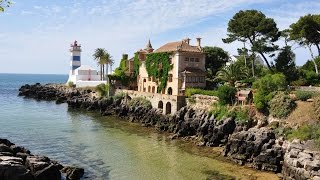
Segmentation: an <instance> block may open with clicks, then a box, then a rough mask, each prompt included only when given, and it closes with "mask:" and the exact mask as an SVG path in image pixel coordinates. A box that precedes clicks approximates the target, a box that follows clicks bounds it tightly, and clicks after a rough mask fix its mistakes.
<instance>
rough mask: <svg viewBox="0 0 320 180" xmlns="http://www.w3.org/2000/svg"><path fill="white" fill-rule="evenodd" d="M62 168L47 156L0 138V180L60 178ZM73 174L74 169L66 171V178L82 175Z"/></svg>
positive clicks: (58, 179)
mask: <svg viewBox="0 0 320 180" xmlns="http://www.w3.org/2000/svg"><path fill="white" fill-rule="evenodd" d="M62 168H63V166H62V165H61V164H59V163H58V162H56V161H52V160H50V159H49V158H48V157H45V156H37V155H32V154H31V153H30V151H29V150H27V149H26V148H24V147H21V146H16V145H15V144H13V143H11V142H10V141H9V140H7V139H0V179H1V180H60V179H61V172H60V170H61V169H62ZM73 174H74V171H71V172H67V174H66V177H67V179H68V177H75V178H73V179H80V178H81V177H82V175H83V173H82V175H81V173H78V176H74V175H73ZM80 175H81V176H80ZM69 179H72V178H69Z"/></svg>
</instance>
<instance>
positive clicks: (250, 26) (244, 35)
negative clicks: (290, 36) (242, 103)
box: [223, 10, 280, 70]
mask: <svg viewBox="0 0 320 180" xmlns="http://www.w3.org/2000/svg"><path fill="white" fill-rule="evenodd" d="M227 35H228V37H227V38H225V39H223V42H224V43H232V42H234V41H242V42H245V41H249V43H250V44H251V51H252V52H258V53H259V54H260V55H261V56H262V57H263V59H264V61H265V62H266V64H267V66H268V68H269V69H270V70H271V66H270V63H269V62H268V60H267V58H266V56H265V54H270V53H272V52H274V51H275V50H277V49H278V46H277V45H275V44H274V42H276V41H277V40H278V38H279V36H280V33H279V30H278V28H277V24H276V23H275V22H274V20H273V19H272V18H267V17H266V16H265V15H264V14H263V13H262V12H260V11H257V10H245V11H242V10H241V11H239V12H238V13H236V14H235V15H234V16H233V18H232V19H231V20H230V21H229V23H228V34H227Z"/></svg>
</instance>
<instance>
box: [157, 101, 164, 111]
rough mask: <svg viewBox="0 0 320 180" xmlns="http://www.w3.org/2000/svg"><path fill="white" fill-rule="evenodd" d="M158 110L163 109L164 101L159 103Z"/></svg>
mask: <svg viewBox="0 0 320 180" xmlns="http://www.w3.org/2000/svg"><path fill="white" fill-rule="evenodd" d="M158 108H159V109H163V102H162V101H159V103H158Z"/></svg>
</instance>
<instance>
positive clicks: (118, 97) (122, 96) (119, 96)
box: [113, 92, 126, 101]
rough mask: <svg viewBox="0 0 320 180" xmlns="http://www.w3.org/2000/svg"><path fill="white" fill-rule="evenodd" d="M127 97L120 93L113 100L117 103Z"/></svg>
mask: <svg viewBox="0 0 320 180" xmlns="http://www.w3.org/2000/svg"><path fill="white" fill-rule="evenodd" d="M125 96H126V94H125V93H123V92H120V93H117V94H115V95H114V96H113V99H114V100H115V101H117V100H119V99H123V98H124V97H125Z"/></svg>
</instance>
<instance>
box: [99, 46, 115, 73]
mask: <svg viewBox="0 0 320 180" xmlns="http://www.w3.org/2000/svg"><path fill="white" fill-rule="evenodd" d="M111 58H112V56H111V55H110V54H109V53H108V52H107V51H106V50H105V53H104V55H103V57H102V63H103V66H105V69H106V72H104V74H103V76H105V75H108V74H109V68H108V67H109V65H111V64H113V60H112V59H111ZM103 69H104V67H103Z"/></svg>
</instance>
